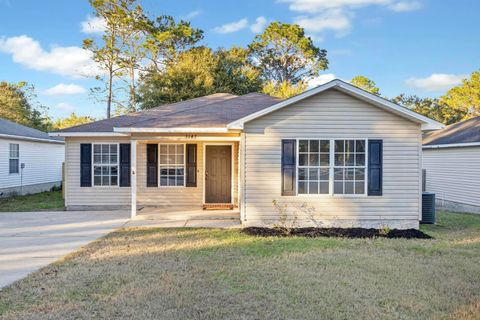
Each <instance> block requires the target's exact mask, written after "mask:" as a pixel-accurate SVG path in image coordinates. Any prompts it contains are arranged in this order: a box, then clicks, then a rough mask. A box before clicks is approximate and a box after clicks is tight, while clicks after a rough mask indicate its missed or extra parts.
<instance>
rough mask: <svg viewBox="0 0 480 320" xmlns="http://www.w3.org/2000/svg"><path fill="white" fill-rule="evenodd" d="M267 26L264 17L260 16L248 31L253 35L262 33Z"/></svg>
mask: <svg viewBox="0 0 480 320" xmlns="http://www.w3.org/2000/svg"><path fill="white" fill-rule="evenodd" d="M266 25H267V19H265V17H263V16H260V17H258V18H257V20H255V23H254V24H252V25H251V26H250V30H252V32H254V33H260V32H262V31H263V29H264V28H265V26H266Z"/></svg>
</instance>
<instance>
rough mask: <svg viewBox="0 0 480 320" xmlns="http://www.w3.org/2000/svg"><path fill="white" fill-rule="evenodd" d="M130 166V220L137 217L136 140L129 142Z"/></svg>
mask: <svg viewBox="0 0 480 320" xmlns="http://www.w3.org/2000/svg"><path fill="white" fill-rule="evenodd" d="M130 144H131V151H130V164H131V179H130V183H131V187H130V189H131V191H132V196H131V199H132V205H131V207H132V212H131V214H130V218H131V219H133V218H135V216H136V215H137V140H131V142H130Z"/></svg>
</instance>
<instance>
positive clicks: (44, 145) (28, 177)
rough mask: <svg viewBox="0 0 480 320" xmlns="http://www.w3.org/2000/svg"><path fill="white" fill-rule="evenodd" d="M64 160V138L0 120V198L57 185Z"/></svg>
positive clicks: (48, 188) (39, 190) (59, 182)
mask: <svg viewBox="0 0 480 320" xmlns="http://www.w3.org/2000/svg"><path fill="white" fill-rule="evenodd" d="M64 159H65V143H64V141H63V139H58V138H52V137H50V136H49V135H48V134H47V133H45V132H42V131H39V130H36V129H32V128H29V127H25V126H23V125H20V124H17V123H14V122H11V121H7V120H4V119H0V197H6V196H9V195H13V194H28V193H36V192H42V191H47V190H50V189H51V188H52V187H53V186H59V185H60V184H61V181H62V162H63V161H64Z"/></svg>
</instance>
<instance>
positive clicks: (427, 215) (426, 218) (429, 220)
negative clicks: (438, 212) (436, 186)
mask: <svg viewBox="0 0 480 320" xmlns="http://www.w3.org/2000/svg"><path fill="white" fill-rule="evenodd" d="M422 223H426V224H434V223H435V193H432V192H423V193H422Z"/></svg>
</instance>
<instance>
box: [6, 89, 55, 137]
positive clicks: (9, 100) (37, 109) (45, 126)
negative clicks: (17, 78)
mask: <svg viewBox="0 0 480 320" xmlns="http://www.w3.org/2000/svg"><path fill="white" fill-rule="evenodd" d="M0 106H1V107H0V118H3V119H7V120H10V121H13V122H16V123H19V124H23V125H25V126H28V127H32V128H35V129H39V130H42V131H47V130H49V129H50V119H49V118H48V116H47V108H46V107H45V106H43V105H41V104H39V103H38V102H37V101H36V94H35V88H34V87H33V86H32V85H28V84H27V83H26V82H19V83H8V82H5V81H2V82H0Z"/></svg>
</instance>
